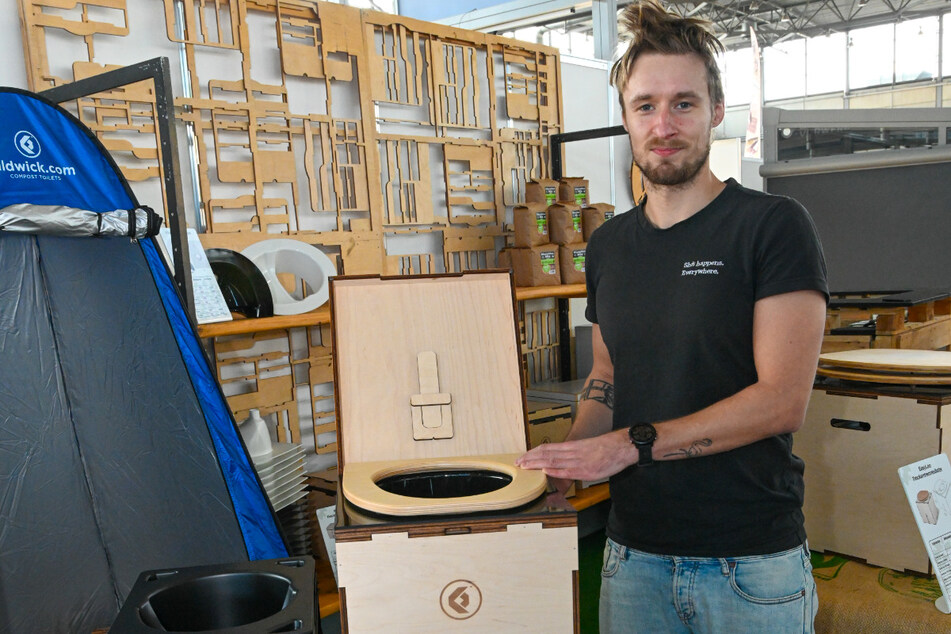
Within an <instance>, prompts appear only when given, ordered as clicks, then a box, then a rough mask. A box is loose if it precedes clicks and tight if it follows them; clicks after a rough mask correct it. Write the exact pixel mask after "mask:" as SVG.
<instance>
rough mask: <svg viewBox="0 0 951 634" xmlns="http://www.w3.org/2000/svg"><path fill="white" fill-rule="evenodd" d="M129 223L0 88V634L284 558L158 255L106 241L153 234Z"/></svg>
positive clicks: (75, 619) (90, 159)
mask: <svg viewBox="0 0 951 634" xmlns="http://www.w3.org/2000/svg"><path fill="white" fill-rule="evenodd" d="M137 207H138V203H137V201H136V200H135V197H134V195H133V194H132V192H131V190H130V189H129V186H128V184H127V183H126V182H125V180H124V179H123V177H122V175H121V174H120V172H119V170H118V168H117V167H116V165H115V163H114V162H113V161H112V159H111V157H110V156H109V155H108V153H107V152H106V151H105V150H104V148H103V147H102V145H101V144H100V143H99V142H98V140H97V139H96V138H95V137H94V136H93V135H92V134H91V133H90V132H89V131H88V130H87V129H86V128H85V126H83V125H82V123H80V122H79V121H78V120H77V119H76V118H75V117H73V116H72V115H71V114H69V113H68V112H66V111H65V110H63V109H62V108H60V107H59V106H56V105H54V104H52V103H51V102H49V101H47V100H45V99H43V98H42V97H39V96H37V95H34V94H31V93H27V92H25V91H21V90H16V89H5V88H0V632H11V633H17V634H19V633H21V632H90V631H92V630H94V629H96V628H102V627H108V626H109V625H110V624H111V623H112V621H113V619H114V618H115V616H116V614H117V613H118V611H119V608H120V607H121V605H122V602H123V601H124V599H125V597H126V595H127V594H128V592H129V590H130V588H131V587H132V585H133V584H134V583H135V580H136V577H137V576H138V574H139V573H140V572H142V571H143V570H148V569H155V568H169V567H180V566H197V565H206V564H216V563H225V562H239V561H248V560H257V559H270V558H277V557H284V556H286V555H287V548H286V546H285V543H284V540H283V538H282V536H281V533H280V530H279V527H278V524H277V522H276V520H275V517H274V512H273V510H272V508H271V507H270V505H269V503H268V500H267V497H266V495H265V493H264V490H263V488H262V486H261V483H260V480H259V479H258V477H257V475H256V473H255V471H254V468H253V465H252V464H251V462H250V460H249V458H248V455H247V451H246V450H245V448H244V445H243V443H242V441H241V437H240V434H239V433H238V431H237V428H236V426H235V424H234V421H233V418H232V415H231V412H230V410H229V408H228V405H227V403H226V401H225V399H224V396H223V395H222V393H221V390H220V388H219V386H218V384H217V382H216V381H215V377H214V374H213V372H212V370H211V368H210V366H209V363H208V361H207V358H206V357H205V355H204V353H203V350H202V348H201V345H200V341H199V339H198V336H197V334H196V333H195V330H194V328H193V326H192V324H191V322H190V321H189V319H188V317H187V315H186V313H185V311H184V309H183V306H182V302H181V299H180V296H179V294H178V292H177V289H176V287H175V285H174V284H173V281H172V279H171V276H170V275H169V271H168V269H167V267H166V265H165V262H164V260H163V259H162V257H161V256H160V254H159V252H158V250H157V249H156V244H155V242H154V239H153V238H151V237H143V238H139V239H133V238H130V237H128V235H123V236H118V237H108V236H107V235H106V233H107V232H106V231H104V230H103V227H105V226H107V225H109V226H116V225H117V226H119V228H120V229H122V228H123V224H124V223H125V224H127V226H128V228H129V230H130V231H131V232H133V233H135V232H136V231H139V233H138V234H137V235H143V232H144V233H146V234H147V233H150V232H151V231H152V230H154V228H155V223H154V221H152V222H150V216H149V214H148V212H147V211H146V210H143V209H139V210H137V211H136V212H135V213H133V214H129V212H128V211H127V210H135V209H136V208H137ZM89 212H94V213H93V214H92V217H93V218H94V222H93V223H92V226H93V227H94V228H93V230H92V231H86V230H83V229H80V228H79V227H80V226H81V225H82V223H81V222H79V221H78V220H76V219H77V218H80V217H82V216H83V215H84V214H85V215H86V216H88V215H90V214H89ZM105 212H115V213H114V214H112V216H113V220H115V215H116V214H118V218H119V222H118V223H115V222H112V223H111V225H110V222H107V221H106V220H104V219H106V218H108V217H109V215H110V214H106V213H105ZM5 214H6V215H5ZM97 214H98V215H97ZM4 218H6V219H7V222H6V223H4ZM10 218H13V219H14V220H13V221H10ZM24 218H26V220H24ZM47 219H48V220H49V222H44V220H47ZM124 219H128V221H126V220H124ZM153 220H154V219H153ZM70 227H73V228H75V231H72V230H70ZM75 234H85V235H75Z"/></svg>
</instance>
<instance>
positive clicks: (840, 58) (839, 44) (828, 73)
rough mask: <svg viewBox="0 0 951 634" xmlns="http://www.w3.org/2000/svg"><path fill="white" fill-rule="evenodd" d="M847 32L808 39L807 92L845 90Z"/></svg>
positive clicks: (817, 92) (812, 93)
mask: <svg viewBox="0 0 951 634" xmlns="http://www.w3.org/2000/svg"><path fill="white" fill-rule="evenodd" d="M845 43H846V35H845V33H831V34H829V35H821V36H819V37H810V38H809V39H808V40H806V94H809V95H819V94H822V93H826V92H845V56H846V46H845Z"/></svg>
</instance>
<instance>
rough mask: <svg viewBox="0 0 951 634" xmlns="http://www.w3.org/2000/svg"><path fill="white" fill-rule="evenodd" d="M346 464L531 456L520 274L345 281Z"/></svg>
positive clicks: (336, 290)
mask: <svg viewBox="0 0 951 634" xmlns="http://www.w3.org/2000/svg"><path fill="white" fill-rule="evenodd" d="M330 300H331V310H332V329H333V337H334V379H335V399H336V404H337V434H338V438H337V442H338V464H339V466H340V468H341V470H342V469H343V468H344V465H345V464H346V463H348V462H371V461H382V460H403V459H405V460H411V459H418V458H446V457H461V456H479V455H489V454H504V453H515V452H524V451H525V450H526V448H527V446H528V440H527V433H528V432H527V428H526V424H525V420H526V414H525V397H524V392H523V387H522V386H523V383H522V360H521V349H520V345H519V338H518V322H517V319H516V315H515V296H514V291H513V286H512V278H511V274H510V273H508V272H497V271H476V272H470V273H465V274H462V275H436V276H425V277H423V276H412V277H391V278H380V277H375V276H374V277H336V278H334V279H333V280H331V286H330Z"/></svg>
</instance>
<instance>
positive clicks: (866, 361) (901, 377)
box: [817, 348, 951, 385]
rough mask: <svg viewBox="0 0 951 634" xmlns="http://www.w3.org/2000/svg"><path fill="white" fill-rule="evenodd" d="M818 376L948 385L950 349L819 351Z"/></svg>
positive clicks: (852, 379)
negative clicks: (821, 352)
mask: <svg viewBox="0 0 951 634" xmlns="http://www.w3.org/2000/svg"><path fill="white" fill-rule="evenodd" d="M817 373H818V374H819V375H820V376H827V377H829V378H834V379H843V380H847V381H863V382H867V383H893V384H901V385H951V352H948V351H943V350H906V349H897V348H881V349H876V348H871V349H863V350H846V351H844V352H830V353H827V354H822V355H819V369H818V371H817Z"/></svg>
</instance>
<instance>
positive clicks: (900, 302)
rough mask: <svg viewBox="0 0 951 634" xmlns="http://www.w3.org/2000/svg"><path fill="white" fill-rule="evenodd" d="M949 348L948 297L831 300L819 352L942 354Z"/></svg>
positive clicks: (921, 294)
mask: <svg viewBox="0 0 951 634" xmlns="http://www.w3.org/2000/svg"><path fill="white" fill-rule="evenodd" d="M949 345H951V297H948V292H947V291H937V292H935V291H928V290H925V291H904V292H896V293H886V292H882V293H855V294H840V295H833V297H832V299H831V301H830V303H829V308H828V311H827V313H826V328H825V336H824V337H823V340H822V352H839V351H842V350H855V349H858V348H911V349H917V350H941V349H943V348H946V347H947V346H949Z"/></svg>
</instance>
